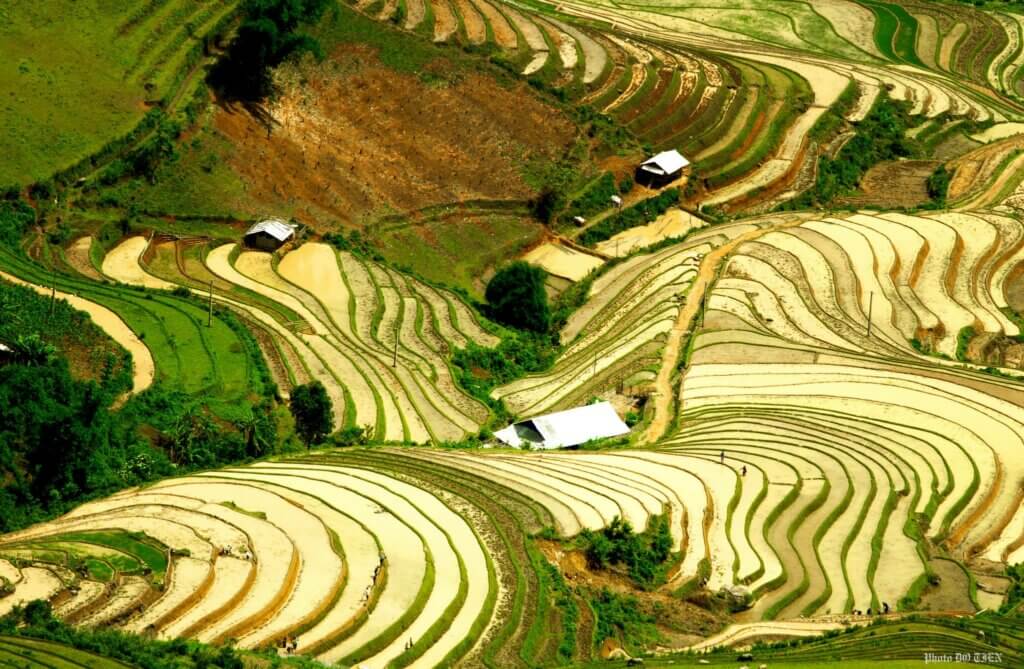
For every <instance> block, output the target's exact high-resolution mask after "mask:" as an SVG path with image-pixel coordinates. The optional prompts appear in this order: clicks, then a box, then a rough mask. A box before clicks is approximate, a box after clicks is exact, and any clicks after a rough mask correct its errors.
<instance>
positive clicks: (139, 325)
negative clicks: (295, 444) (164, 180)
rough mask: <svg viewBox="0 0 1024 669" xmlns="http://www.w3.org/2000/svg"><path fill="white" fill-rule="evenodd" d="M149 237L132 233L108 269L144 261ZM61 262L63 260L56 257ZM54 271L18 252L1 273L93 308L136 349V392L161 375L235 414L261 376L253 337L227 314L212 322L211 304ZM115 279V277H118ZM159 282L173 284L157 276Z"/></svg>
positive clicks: (2, 261) (2, 259) (1, 264)
mask: <svg viewBox="0 0 1024 669" xmlns="http://www.w3.org/2000/svg"><path fill="white" fill-rule="evenodd" d="M140 243H141V244H142V246H144V245H145V240H144V239H143V238H141V237H138V238H133V239H129V240H128V241H127V242H126V244H125V245H124V246H123V247H120V248H119V249H118V252H117V253H115V254H112V256H111V258H110V259H109V260H108V261H107V262H106V263H105V268H104V269H105V271H107V270H109V271H110V272H113V273H114V274H119V273H120V271H121V269H122V268H123V267H124V266H125V265H126V264H127V263H128V262H129V261H131V262H135V263H136V266H137V262H138V254H139V253H140V252H141V247H140ZM50 261H51V262H53V264H54V269H55V270H56V269H58V265H59V263H60V260H59V259H57V258H51V259H50ZM59 269H60V270H61V271H51V270H49V269H47V268H45V267H43V266H42V265H41V264H38V263H35V262H32V261H30V260H28V259H26V258H25V257H24V256H21V255H18V254H15V253H14V252H12V251H9V250H8V251H2V252H0V272H3V276H4V277H5V278H7V279H8V280H13V281H17V282H23V283H26V284H29V285H31V286H33V287H35V289H36V290H38V291H39V292H41V293H44V294H49V293H50V292H51V290H52V289H53V288H56V292H57V293H58V296H59V297H61V298H63V299H66V300H68V301H69V302H70V303H71V305H72V306H74V307H75V308H77V309H81V310H82V311H85V312H87V313H89V314H90V315H91V316H92V318H93V319H94V320H95V321H96V323H97V324H98V325H99V326H100V327H102V328H103V329H104V330H105V331H106V332H107V333H108V334H109V335H110V336H111V337H112V338H114V339H115V340H116V341H118V342H119V343H120V344H121V345H122V346H124V347H125V348H126V349H127V350H128V351H130V352H131V353H132V358H133V366H134V369H133V372H134V379H133V381H134V383H133V391H135V392H139V391H141V390H144V389H145V388H147V387H148V386H149V385H151V384H152V383H153V382H155V381H160V382H162V383H165V384H167V385H168V386H169V387H171V388H175V389H179V390H182V391H184V392H186V393H189V394H200V393H202V394H206V395H207V396H209V397H211V399H212V400H213V401H214V404H216V405H217V407H218V411H220V412H221V413H223V414H225V415H233V414H232V411H233V410H232V408H231V406H232V405H233V404H235V403H237V400H238V399H239V398H241V397H244V396H246V395H248V394H249V393H250V392H251V391H252V389H254V388H255V387H256V385H257V383H258V381H257V380H256V373H255V369H254V363H253V361H252V358H251V356H250V354H249V353H248V352H247V341H246V340H245V339H243V338H242V335H241V334H240V333H239V332H237V331H235V330H233V329H232V328H231V326H230V325H229V324H228V323H227V322H225V321H224V320H223V319H222V318H220V317H214V318H213V319H212V320H211V321H210V326H209V327H207V319H208V315H207V310H206V308H205V305H203V304H201V303H199V302H195V301H192V300H186V299H182V298H181V297H176V296H173V295H170V294H168V293H165V292H162V291H158V292H156V293H151V294H146V293H143V292H141V291H139V290H135V289H127V288H126V287H124V286H116V285H114V284H113V283H112V282H110V281H108V282H107V283H99V282H97V281H94V280H92V279H89V278H85V277H82V276H81V275H73V274H72V273H71V268H70V267H65V266H62V265H60V266H59ZM111 278H112V277H111ZM149 286H150V287H151V288H158V289H159V288H165V287H167V285H166V284H160V283H158V282H156V281H155V280H154V281H150V282H149Z"/></svg>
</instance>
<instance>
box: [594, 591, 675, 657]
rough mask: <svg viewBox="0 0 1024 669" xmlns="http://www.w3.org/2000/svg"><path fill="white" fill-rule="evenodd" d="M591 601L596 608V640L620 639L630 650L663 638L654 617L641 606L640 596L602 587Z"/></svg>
mask: <svg viewBox="0 0 1024 669" xmlns="http://www.w3.org/2000/svg"><path fill="white" fill-rule="evenodd" d="M589 601H590V607H591V608H592V609H593V610H594V619H595V620H594V622H595V630H594V631H595V634H594V639H595V641H597V642H599V643H600V642H601V641H603V640H605V639H618V640H619V641H620V642H621V643H622V645H623V646H624V647H626V649H628V650H630V651H633V652H636V651H638V650H642V649H644V648H649V647H652V646H654V645H655V644H657V643H658V642H659V641H660V640H661V634H660V633H659V632H658V628H657V627H656V626H655V622H656V621H655V619H654V616H652V615H649V614H647V613H645V612H643V611H642V610H641V609H640V602H639V601H638V600H637V598H636V597H633V596H630V595H620V594H617V593H614V592H612V591H611V590H609V589H608V588H602V589H601V590H599V591H598V592H596V593H594V594H593V595H591V597H590V598H589Z"/></svg>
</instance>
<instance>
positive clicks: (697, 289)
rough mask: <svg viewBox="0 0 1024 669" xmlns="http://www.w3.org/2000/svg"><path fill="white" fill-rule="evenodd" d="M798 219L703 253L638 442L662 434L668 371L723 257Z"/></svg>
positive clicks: (671, 334)
mask: <svg viewBox="0 0 1024 669" xmlns="http://www.w3.org/2000/svg"><path fill="white" fill-rule="evenodd" d="M802 222H803V221H802V220H801V219H797V220H793V221H787V222H784V223H782V224H780V225H771V226H767V227H765V228H760V229H757V230H751V231H750V232H745V233H743V234H742V235H740V236H738V237H736V238H735V239H732V240H729V241H728V242H726V243H725V244H723V245H722V246H719V247H718V248H717V249H715V250H714V251H711V252H710V253H708V254H707V255H706V256H704V259H703V260H702V261H701V263H700V267H699V269H698V270H697V278H696V279H694V281H693V283H692V284H691V286H690V292H689V293H687V297H686V303H685V304H684V305H683V308H682V309H680V311H679V315H678V316H677V317H676V322H675V325H673V326H672V329H671V330H670V331H669V333H668V340H667V341H666V342H665V351H664V353H663V355H662V358H661V369H659V370H658V376H657V378H656V379H655V381H654V391H653V392H652V393H651V397H652V398H653V399H654V417H653V418H652V419H651V423H650V425H648V426H647V430H646V431H644V434H643V436H642V437H641V438H640V441H639V442H638V443H640V444H653V443H654V442H656V441H658V439H660V438H661V437H662V436H664V434H665V430H666V428H667V427H668V423H669V411H670V409H671V407H672V394H673V388H672V372H673V371H674V370H675V368H676V366H677V365H678V364H679V350H680V348H681V345H682V343H683V341H684V335H686V334H687V333H688V332H689V331H690V329H691V328H692V327H693V325H694V320H695V319H696V317H697V313H698V312H699V310H700V307H701V305H702V304H703V303H704V296H705V293H706V292H707V291H708V288H709V287H710V285H711V283H712V282H713V281H714V279H715V278H716V277H717V276H718V270H719V268H720V267H721V266H722V264H723V261H724V260H725V259H726V258H727V257H728V255H729V254H730V253H731V252H732V251H733V249H735V248H736V247H737V246H739V245H740V244H742V243H744V242H748V241H750V240H752V239H757V238H758V237H760V236H761V235H764V234H766V233H768V232H771V231H772V230H777V229H780V228H788V227H792V226H795V225H799V224H800V223H802Z"/></svg>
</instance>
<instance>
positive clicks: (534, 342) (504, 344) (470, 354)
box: [452, 331, 557, 402]
mask: <svg viewBox="0 0 1024 669" xmlns="http://www.w3.org/2000/svg"><path fill="white" fill-rule="evenodd" d="M556 356H557V348H556V347H555V346H554V345H553V344H552V340H551V337H550V336H549V335H545V334H533V333H529V332H515V331H511V332H507V333H506V334H505V335H504V336H503V337H502V338H501V342H500V343H499V344H498V345H497V346H496V347H494V348H486V347H483V346H480V345H479V344H475V343H473V342H469V343H468V344H467V345H466V348H463V349H458V350H456V351H455V352H454V354H453V355H452V365H453V366H454V368H455V376H456V379H457V380H458V381H459V383H460V384H461V385H462V387H463V388H465V389H466V390H467V391H468V392H469V393H470V394H472V395H473V396H474V397H476V398H478V399H481V400H482V401H485V402H492V400H491V399H490V392H491V390H493V389H494V388H495V387H496V386H500V385H502V384H504V383H508V382H509V381H513V380H515V379H518V378H519V377H521V376H525V375H526V374H531V373H534V372H542V371H544V370H545V369H548V368H550V367H551V365H553V364H554V362H555V358H556Z"/></svg>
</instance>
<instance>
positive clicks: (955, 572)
mask: <svg viewBox="0 0 1024 669" xmlns="http://www.w3.org/2000/svg"><path fill="white" fill-rule="evenodd" d="M928 566H930V567H931V568H932V571H934V572H935V574H936V575H937V576H938V577H939V583H938V585H934V586H931V587H929V589H928V590H927V591H926V592H925V594H924V595H922V596H921V608H922V609H924V610H931V611H971V612H973V611H974V605H973V604H972V603H971V598H970V596H969V595H968V594H967V587H968V585H967V574H965V573H964V570H963V569H961V568H960V566H959V565H957V563H955V562H953V561H952V560H942V559H932V560H929V561H928Z"/></svg>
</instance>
